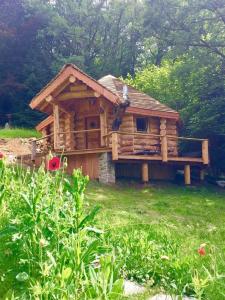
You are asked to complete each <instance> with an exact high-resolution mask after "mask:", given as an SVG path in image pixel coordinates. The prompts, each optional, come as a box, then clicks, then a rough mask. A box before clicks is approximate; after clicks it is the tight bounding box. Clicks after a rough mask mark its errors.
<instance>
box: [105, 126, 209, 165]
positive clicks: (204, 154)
mask: <svg viewBox="0 0 225 300" xmlns="http://www.w3.org/2000/svg"><path fill="white" fill-rule="evenodd" d="M122 136H129V137H131V139H132V140H133V143H132V145H133V149H129V151H128V152H127V153H126V151H123V150H122V149H121V148H122V147H121V142H120V140H121V137H122ZM138 137H143V138H144V139H145V140H146V141H148V140H151V139H154V140H155V139H156V140H157V141H158V143H156V144H154V145H153V146H154V147H155V149H156V150H155V151H154V150H153V151H148V150H145V145H143V151H136V150H135V145H136V142H135V141H136V139H137V138H138ZM105 139H106V140H107V142H106V145H108V147H111V148H112V159H113V161H123V160H135V161H138V160H140V161H143V160H145V161H161V162H165V163H166V162H181V163H182V162H183V163H194V164H204V165H208V164H209V151H208V140H207V139H198V138H187V137H177V136H169V135H163V136H162V135H156V134H150V133H128V132H120V131H117V132H110V133H109V134H107V135H106V136H105ZM170 141H175V142H176V143H177V144H178V143H179V142H180V141H182V142H188V143H191V142H194V143H198V144H199V146H200V151H199V153H198V154H199V155H196V157H195V156H185V155H179V154H178V152H177V154H175V155H174V153H173V155H172V154H171V153H170V147H168V145H169V143H170ZM177 148H179V147H178V145H177ZM175 153H176V152H175Z"/></svg>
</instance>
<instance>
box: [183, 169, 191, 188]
mask: <svg viewBox="0 0 225 300" xmlns="http://www.w3.org/2000/svg"><path fill="white" fill-rule="evenodd" d="M184 183H185V184H186V185H190V184H191V167H190V165H185V166H184Z"/></svg>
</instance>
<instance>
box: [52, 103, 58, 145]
mask: <svg viewBox="0 0 225 300" xmlns="http://www.w3.org/2000/svg"><path fill="white" fill-rule="evenodd" d="M53 116H54V149H58V148H59V106H58V104H54V106H53Z"/></svg>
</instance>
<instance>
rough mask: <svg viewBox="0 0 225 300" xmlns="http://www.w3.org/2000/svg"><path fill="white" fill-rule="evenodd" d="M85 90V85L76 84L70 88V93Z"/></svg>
mask: <svg viewBox="0 0 225 300" xmlns="http://www.w3.org/2000/svg"><path fill="white" fill-rule="evenodd" d="M86 90H87V86H86V85H85V84H78V85H71V86H70V91H71V92H82V91H86Z"/></svg>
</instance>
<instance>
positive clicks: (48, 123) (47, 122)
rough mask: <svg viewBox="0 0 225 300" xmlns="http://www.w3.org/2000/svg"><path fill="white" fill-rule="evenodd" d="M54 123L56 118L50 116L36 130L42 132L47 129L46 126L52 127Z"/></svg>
mask: <svg viewBox="0 0 225 300" xmlns="http://www.w3.org/2000/svg"><path fill="white" fill-rule="evenodd" d="M53 122H54V117H53V116H49V117H47V118H46V119H44V120H43V121H41V122H40V123H39V124H38V125H37V126H36V127H35V128H36V130H37V131H41V130H42V129H43V128H45V127H46V126H48V125H50V124H51V123H53Z"/></svg>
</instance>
